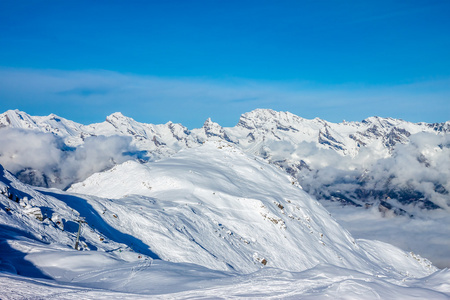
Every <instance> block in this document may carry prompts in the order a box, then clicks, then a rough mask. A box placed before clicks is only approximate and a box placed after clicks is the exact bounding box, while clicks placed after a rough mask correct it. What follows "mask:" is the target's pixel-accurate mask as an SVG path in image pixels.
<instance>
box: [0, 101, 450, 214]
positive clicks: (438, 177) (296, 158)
mask: <svg viewBox="0 0 450 300" xmlns="http://www.w3.org/2000/svg"><path fill="white" fill-rule="evenodd" d="M1 127H7V128H13V129H20V130H22V131H23V130H26V131H27V132H28V131H32V132H40V133H49V134H52V135H53V136H54V137H55V138H57V139H58V140H59V141H61V142H60V143H59V144H58V147H59V149H60V150H62V151H66V152H67V151H68V152H70V151H74V149H77V148H80V147H83V145H84V144H85V143H86V142H87V141H89V140H90V139H93V138H95V137H100V136H106V137H113V136H122V137H127V138H128V139H129V143H130V151H128V154H129V158H128V159H137V160H139V161H141V162H145V161H154V160H158V159H161V158H163V157H168V156H171V155H173V154H175V153H177V152H179V151H180V150H182V149H187V148H194V147H198V146H200V145H202V144H203V143H205V142H206V141H219V140H221V141H225V142H227V143H230V144H233V145H234V146H235V147H237V148H239V149H241V150H242V151H244V152H246V153H249V154H252V155H256V156H258V157H261V158H263V159H265V160H266V161H268V162H269V163H272V164H275V165H277V166H279V167H281V168H283V169H284V170H285V171H286V172H287V173H288V174H290V175H291V176H292V181H293V182H297V181H298V182H299V183H300V185H301V186H302V187H303V189H304V190H305V191H306V192H308V193H310V194H311V195H313V196H315V197H317V198H318V199H319V200H331V201H339V202H341V203H343V204H345V205H349V204H350V205H356V206H362V207H371V206H374V205H376V206H378V208H379V210H380V211H382V212H383V213H387V214H390V213H394V214H404V215H414V213H415V211H417V209H438V208H442V209H447V210H448V207H449V205H450V195H449V191H450V180H449V179H450V162H449V157H450V134H449V133H450V121H447V122H444V123H433V124H430V123H411V122H407V121H403V120H399V119H392V118H380V117H371V118H368V119H365V120H363V121H361V122H345V121H344V122H343V123H331V122H327V121H325V120H321V119H318V118H316V119H313V120H308V119H303V118H301V117H299V116H296V115H294V114H291V113H289V112H277V111H273V110H269V109H257V110H254V111H251V112H249V113H245V114H243V115H242V116H241V118H240V120H239V122H238V124H237V125H236V126H234V127H222V126H220V125H219V124H217V123H215V122H213V121H212V120H211V119H208V120H206V121H205V123H204V125H203V127H201V128H198V129H192V130H189V129H188V128H186V127H184V126H182V125H181V124H175V123H172V122H168V123H166V124H160V125H154V124H146V123H140V122H137V121H135V120H133V119H131V118H129V117H126V116H124V115H122V114H121V113H114V114H112V115H110V116H108V117H107V118H106V120H105V121H104V122H102V123H97V124H90V125H82V124H79V123H76V122H73V121H70V120H66V119H64V118H61V117H58V116H56V115H54V114H51V115H49V116H46V117H36V116H30V115H28V114H26V113H24V112H21V111H17V110H14V111H13V110H9V111H7V112H5V113H3V114H1V115H0V128H1ZM0 130H1V129H0ZM0 133H1V131H0ZM3 160H4V159H3ZM114 160H115V158H114V157H111V159H110V161H112V163H110V164H105V165H104V166H103V169H105V168H108V167H112V166H113V165H115V164H116V163H115V162H114ZM0 163H1V164H3V165H4V166H5V167H6V168H7V169H9V168H8V162H5V161H2V158H1V157H0ZM12 171H13V173H14V174H15V175H16V176H18V178H19V179H21V180H22V181H25V182H28V183H32V184H35V185H42V186H54V185H56V183H58V182H60V179H58V176H59V175H58V172H55V174H48V171H47V173H46V172H43V171H42V170H39V169H38V168H36V167H33V166H29V167H27V166H25V165H24V166H23V168H22V169H20V170H12ZM94 171H101V170H93V172H94ZM42 172H43V173H44V174H43V176H41V175H42V174H41V173H42ZM88 175H91V174H85V175H84V177H87V176H88ZM39 178H41V179H39ZM42 178H44V179H42ZM83 179H85V178H83V176H78V177H77V178H73V180H72V181H71V182H70V181H69V182H68V183H69V184H68V185H67V186H69V185H70V184H71V183H73V182H74V181H81V180H83Z"/></svg>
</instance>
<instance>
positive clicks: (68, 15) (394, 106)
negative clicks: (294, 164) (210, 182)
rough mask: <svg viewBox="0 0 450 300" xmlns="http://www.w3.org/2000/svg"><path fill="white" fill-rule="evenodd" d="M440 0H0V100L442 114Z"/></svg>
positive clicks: (446, 99)
mask: <svg viewBox="0 0 450 300" xmlns="http://www.w3.org/2000/svg"><path fill="white" fill-rule="evenodd" d="M449 15H450V2H449V1H244V0H243V1H233V0H231V1H214V0H208V1H206V0H205V1H195V0H193V1H82V0H79V1H60V0H58V1H26V0H24V1H10V0H2V1H0V110H1V111H5V110H7V109H16V108H17V109H20V110H23V111H26V112H27V113H29V114H32V115H47V114H50V113H56V114H58V115H60V116H62V117H65V118H68V119H72V120H74V121H77V122H80V123H85V124H87V123H92V122H101V121H103V120H104V118H105V116H106V115H108V114H111V113H113V112H116V111H121V112H123V113H124V114H125V115H127V116H130V117H132V118H134V119H136V120H138V121H141V122H147V123H165V122H167V121H169V120H171V121H173V122H177V123H182V124H183V125H185V126H187V127H188V128H194V127H200V126H201V125H202V123H203V122H204V120H205V119H206V118H208V117H211V118H212V119H213V121H216V122H218V123H220V124H221V125H223V126H234V125H235V124H236V123H237V121H238V119H239V116H240V115H241V114H242V113H244V112H247V111H250V110H253V109H255V108H272V109H275V110H282V111H290V112H292V113H294V114H297V115H299V116H302V117H305V118H314V117H320V118H322V119H326V120H329V121H332V122H340V121H342V120H343V119H346V120H349V121H360V120H362V119H364V118H366V117H369V116H373V115H378V116H382V117H395V118H402V119H405V120H408V121H414V122H419V121H425V122H442V121H446V120H449V119H450V18H449V17H448V16H449Z"/></svg>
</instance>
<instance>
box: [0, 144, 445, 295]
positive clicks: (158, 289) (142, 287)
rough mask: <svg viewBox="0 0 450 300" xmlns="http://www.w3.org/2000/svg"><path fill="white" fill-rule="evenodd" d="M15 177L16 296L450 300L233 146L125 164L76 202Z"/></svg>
mask: <svg viewBox="0 0 450 300" xmlns="http://www.w3.org/2000/svg"><path fill="white" fill-rule="evenodd" d="M1 171H2V173H3V175H2V177H0V179H1V180H0V181H1V182H2V184H1V186H0V191H2V193H1V194H0V203H1V209H0V226H1V227H2V230H1V231H0V245H1V248H0V249H1V250H0V252H1V256H0V257H1V262H0V294H2V298H3V297H4V298H5V299H15V298H33V297H38V298H39V297H40V298H48V297H51V298H57V299H73V298H79V297H80V295H81V296H82V297H83V298H85V299H102V298H108V299H111V298H134V297H139V298H152V299H154V298H158V297H160V298H174V299H185V298H200V297H205V298H230V297H237V298H246V297H253V298H260V297H276V298H293V299H294V298H299V297H301V298H306V299H308V298H309V299H320V298H323V297H333V298H335V297H341V298H342V297H343V298H346V299H361V298H362V299H364V298H366V299H377V298H379V297H381V298H386V297H387V296H389V297H390V298H394V299H395V298H397V299H408V298H411V299H413V298H417V297H421V298H433V299H447V298H448V297H450V288H449V286H448V279H449V276H450V275H449V272H448V270H442V271H438V270H437V269H436V268H435V267H433V266H431V264H430V262H429V261H427V260H426V259H423V258H421V257H419V256H416V255H414V254H412V253H406V252H404V251H402V250H400V249H398V248H396V247H393V246H391V245H388V244H384V243H381V242H375V241H367V240H354V239H353V238H352V237H351V235H350V234H349V233H348V232H347V231H346V230H344V229H343V228H342V227H341V226H340V225H339V224H337V223H336V222H335V221H334V220H333V219H332V218H331V216H330V215H329V213H328V212H327V211H326V210H325V209H324V208H323V207H322V206H321V205H320V204H319V203H318V202H317V201H315V200H314V199H312V198H311V197H310V196H309V195H307V194H306V193H305V192H304V191H303V190H302V189H301V188H300V187H299V186H298V184H297V183H296V182H295V181H293V180H292V178H291V177H290V176H288V175H287V174H286V173H284V172H283V171H282V170H281V169H280V168H279V167H277V166H275V165H270V164H267V163H266V162H265V161H264V160H262V159H259V158H256V157H254V156H249V155H247V154H245V153H244V152H243V151H241V150H239V149H238V148H236V147H235V146H233V145H232V144H230V143H226V142H207V143H205V144H203V145H202V146H200V147H197V148H193V149H188V150H183V151H181V152H179V153H177V154H176V155H174V156H173V157H171V158H166V159H163V160H160V161H158V162H152V163H147V164H140V163H136V162H132V161H130V162H125V163H123V164H121V165H118V166H116V167H114V168H113V169H111V170H109V171H105V172H102V173H97V174H94V175H92V176H91V177H90V178H88V179H86V180H85V181H84V182H82V183H79V184H76V185H74V186H73V187H72V188H71V190H70V192H69V193H68V192H62V191H60V190H56V189H45V188H39V189H36V188H32V187H30V186H27V185H25V184H23V183H21V182H19V181H18V180H17V179H15V178H14V177H13V176H12V175H11V174H9V173H8V172H6V171H4V170H1ZM74 192H76V194H74ZM87 194H89V195H87ZM10 198H12V199H10ZM16 200H17V201H18V202H16ZM37 210H39V211H40V212H41V214H42V216H40V215H39V214H38V213H37ZM80 218H83V219H84V220H85V221H86V222H87V223H86V224H84V225H83V230H82V234H81V249H82V250H83V251H75V250H73V243H74V240H75V235H76V231H77V226H76V225H77V224H75V223H74V221H73V220H77V219H80ZM41 220H42V221H41ZM59 220H61V221H62V224H58V223H57V222H58V221H59ZM61 226H63V228H64V231H63V230H62V228H61Z"/></svg>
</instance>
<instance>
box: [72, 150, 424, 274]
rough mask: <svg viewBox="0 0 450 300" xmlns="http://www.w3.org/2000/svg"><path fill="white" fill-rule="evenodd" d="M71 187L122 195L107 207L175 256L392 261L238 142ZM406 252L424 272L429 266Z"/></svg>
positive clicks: (367, 265)
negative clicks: (369, 250)
mask: <svg viewBox="0 0 450 300" xmlns="http://www.w3.org/2000/svg"><path fill="white" fill-rule="evenodd" d="M69 191H70V192H76V193H81V194H90V195H95V196H99V197H104V198H112V199H115V200H110V201H108V202H106V204H105V207H104V208H103V209H106V211H111V213H114V214H115V215H117V216H118V217H117V220H116V223H118V225H117V226H121V227H124V226H127V227H129V228H130V229H129V230H132V235H133V236H136V237H139V238H140V239H141V240H142V241H144V243H146V244H148V245H151V249H152V251H153V252H155V253H156V254H157V255H158V256H160V257H161V258H163V259H165V260H170V261H176V262H183V261H184V262H191V263H195V264H200V265H203V266H207V267H210V268H214V269H218V270H229V271H232V270H236V271H238V272H240V273H248V272H253V271H256V270H258V269H259V268H261V267H262V266H263V265H265V266H267V267H269V266H270V267H276V268H281V269H285V270H294V271H301V270H305V269H308V268H311V267H313V266H315V265H317V264H319V263H330V264H333V265H337V266H342V267H347V268H352V269H357V270H360V271H369V270H370V272H383V270H388V269H389V268H390V266H391V264H388V265H383V264H384V262H383V263H381V262H382V260H378V259H377V260H376V262H373V261H372V258H373V257H372V255H370V254H368V253H367V252H366V251H365V246H366V245H367V243H369V244H371V245H370V246H369V247H372V246H373V247H374V249H375V250H377V247H379V245H378V244H377V245H375V243H374V242H367V243H365V244H364V246H361V245H359V244H357V243H356V242H355V241H354V240H353V238H352V237H351V236H350V234H349V233H348V232H347V231H345V230H344V229H342V228H341V227H340V226H339V225H338V224H337V223H336V222H335V221H334V220H333V219H332V218H331V217H330V215H329V213H328V212H327V211H326V210H325V209H324V208H323V207H322V206H321V205H320V204H319V203H318V202H317V201H315V200H314V199H312V198H311V197H310V196H309V195H308V194H306V193H305V192H304V191H303V190H301V188H299V186H298V185H297V184H296V183H295V181H293V179H292V178H290V177H289V176H288V175H287V174H286V173H284V172H283V171H282V170H281V169H280V168H278V167H276V166H273V165H268V164H267V163H266V162H264V161H262V160H260V159H257V158H255V157H252V156H248V155H246V154H245V153H243V152H242V151H241V150H239V149H237V148H236V147H234V146H233V145H232V144H230V143H225V142H207V143H205V144H204V145H203V146H201V147H198V148H195V149H189V150H184V151H181V152H179V153H178V154H176V155H174V156H173V157H171V158H166V159H163V160H161V161H159V162H155V163H149V164H139V163H136V162H133V161H128V162H126V163H124V164H122V165H118V166H116V167H114V168H112V169H111V170H109V171H106V172H103V173H97V174H94V175H92V176H91V177H89V178H88V179H86V180H85V181H83V182H81V183H78V184H75V185H73V186H72V187H71V188H70V189H69ZM161 224H164V225H163V226H162V227H161ZM130 225H131V226H130ZM372 244H373V245H372ZM382 248H383V246H381V247H380V249H378V250H377V251H382V250H381V249H382ZM392 251H394V250H392ZM394 252H395V251H394ZM399 253H400V252H399ZM398 256H399V257H402V258H403V257H404V261H403V262H402V264H405V265H410V266H408V267H407V268H410V267H412V266H414V268H416V271H417V272H418V273H417V275H419V276H421V275H423V274H425V273H422V272H427V271H426V270H427V268H429V266H427V263H424V264H420V266H419V265H418V264H417V260H415V259H414V258H412V257H409V256H408V255H406V254H401V255H398ZM384 259H388V257H385V258H384ZM380 267H381V269H380ZM405 267H406V266H405ZM402 268H403V267H400V268H399V269H397V270H393V271H394V272H399V273H402V272H406V269H404V270H402ZM409 272H411V270H409Z"/></svg>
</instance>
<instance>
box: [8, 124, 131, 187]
mask: <svg viewBox="0 0 450 300" xmlns="http://www.w3.org/2000/svg"><path fill="white" fill-rule="evenodd" d="M130 142H131V138H130V137H122V136H111V137H104V136H97V137H88V138H86V139H85V141H84V144H83V145H82V146H79V147H77V148H69V147H67V146H66V145H65V144H64V142H63V140H62V139H61V138H59V137H56V136H54V135H52V134H48V133H41V132H35V131H30V130H21V129H15V128H2V129H0V164H1V165H3V166H4V167H5V168H6V169H7V170H8V171H10V172H12V173H13V174H14V175H16V176H17V177H18V178H19V179H20V180H21V181H23V182H26V183H30V184H33V185H38V186H45V187H57V188H61V189H64V188H66V187H68V186H69V185H70V184H72V183H73V182H76V181H80V180H83V179H85V178H87V177H88V176H90V175H91V174H93V173H95V172H100V171H103V170H105V169H108V168H110V167H113V166H114V165H116V164H119V163H122V162H124V161H126V160H129V159H133V158H134V157H133V156H131V155H130V153H133V152H135V149H134V148H133V147H132V146H131V145H130Z"/></svg>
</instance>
